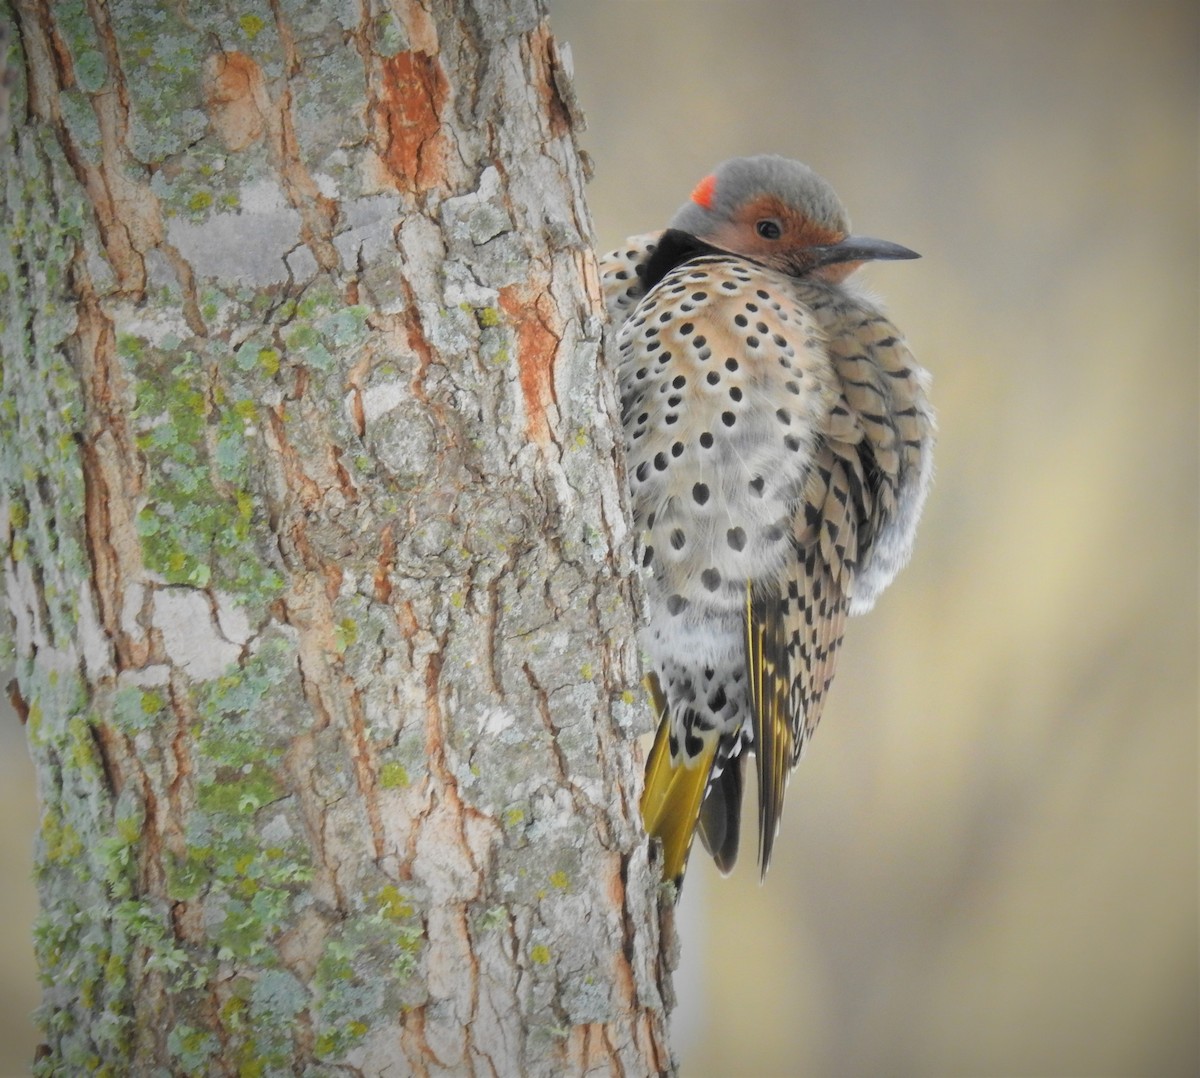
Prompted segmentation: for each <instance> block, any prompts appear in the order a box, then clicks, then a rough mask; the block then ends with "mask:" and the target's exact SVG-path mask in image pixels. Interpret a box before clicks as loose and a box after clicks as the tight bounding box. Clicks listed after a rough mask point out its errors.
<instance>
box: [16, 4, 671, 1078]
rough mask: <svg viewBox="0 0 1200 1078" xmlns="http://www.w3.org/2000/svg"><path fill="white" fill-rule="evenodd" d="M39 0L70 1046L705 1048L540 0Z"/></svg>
mask: <svg viewBox="0 0 1200 1078" xmlns="http://www.w3.org/2000/svg"><path fill="white" fill-rule="evenodd" d="M0 10H2V11H3V17H4V19H5V20H7V22H8V24H9V28H8V29H9V52H8V57H7V62H8V67H9V77H8V86H7V92H8V93H9V94H10V96H11V122H10V124H9V128H8V130H7V132H6V134H5V135H4V138H3V145H2V146H0V155H2V156H3V160H4V170H3V185H2V199H3V206H2V212H3V219H4V234H3V242H0V322H2V325H0V341H2V348H3V375H2V377H3V387H2V393H0V423H2V424H3V427H2V430H3V441H2V443H0V557H2V559H3V561H2V570H3V577H2V581H0V585H2V588H3V600H4V606H5V608H6V615H5V619H4V620H5V621H6V622H7V626H6V629H5V635H6V636H7V637H8V644H9V648H10V655H9V656H8V658H9V661H10V662H11V664H12V666H13V667H14V668H15V671H16V675H15V678H14V680H13V682H12V684H11V685H10V687H9V691H10V693H11V695H12V697H13V700H14V703H15V704H16V706H17V709H18V713H19V714H20V715H21V716H22V718H23V720H24V722H25V724H26V728H27V732H28V739H29V745H30V749H31V752H32V754H33V756H34V758H35V761H36V764H37V768H38V775H39V786H40V795H41V800H42V804H43V821H42V826H41V832H40V835H39V836H38V840H37V842H38V847H37V870H36V871H37V876H38V885H39V890H40V895H41V902H42V914H41V917H40V920H39V923H38V925H37V928H36V948H37V953H38V958H39V962H40V966H41V969H42V972H43V976H44V981H45V999H44V1006H43V1009H42V1015H41V1017H42V1020H43V1025H44V1029H45V1044H44V1045H43V1047H42V1049H41V1054H40V1058H39V1060H38V1061H37V1063H36V1065H35V1069H36V1071H37V1073H40V1074H71V1075H74V1074H82V1073H97V1074H107V1075H129V1074H133V1075H141V1074H155V1075H159V1074H161V1075H167V1074H171V1075H174V1074H187V1075H232V1074H237V1075H239V1076H242V1075H244V1076H254V1075H271V1074H303V1075H335V1074H336V1075H384V1074H386V1075H406V1074H413V1075H459V1074H463V1075H474V1074H479V1075H501V1076H516V1075H562V1074H585V1073H586V1074H627V1075H642V1074H660V1073H669V1072H670V1071H671V1070H672V1063H671V1059H670V1053H669V1050H668V1048H667V1044H666V1032H665V1012H666V1007H667V997H668V994H669V971H668V961H667V953H668V951H669V950H670V949H671V948H670V947H668V946H667V945H666V943H665V941H668V940H670V939H671V938H672V929H671V927H670V922H669V914H668V913H665V912H664V911H663V910H662V908H661V898H662V896H661V895H660V890H659V887H658V885H657V882H656V873H655V871H654V870H653V868H652V867H651V866H650V865H649V864H648V859H647V847H646V843H645V838H644V834H643V833H642V830H641V825H640V822H639V820H638V812H637V796H638V791H639V789H640V778H639V753H638V751H637V747H636V741H635V738H636V736H637V735H639V734H641V733H643V732H644V731H645V729H646V727H647V725H648V720H649V716H648V714H647V711H646V708H645V706H644V702H643V698H642V694H641V692H640V690H639V689H638V687H637V680H638V669H637V656H636V652H635V648H634V643H633V641H634V628H635V621H636V607H637V601H638V599H637V592H636V587H635V585H634V583H633V578H632V569H631V564H632V563H631V559H630V537H629V535H628V533H627V530H626V524H625V513H624V502H623V497H624V496H623V479H622V476H621V471H620V469H621V464H620V460H619V451H618V443H617V439H616V431H617V423H616V420H615V415H614V407H613V399H612V392H611V388H610V378H609V376H608V372H607V370H606V369H605V366H604V362H603V357H602V348H601V339H602V322H601V318H600V314H599V310H600V305H599V302H598V299H599V295H598V285H597V275H596V269H595V262H594V257H593V254H592V236H591V225H590V221H589V218H588V214H587V210H586V207H585V205H584V201H583V193H582V191H583V176H582V174H581V168H580V159H579V154H578V151H577V148H576V145H575V141H574V134H573V127H574V125H575V124H576V123H577V116H576V114H575V107H574V103H573V97H572V92H571V88H570V77H569V73H568V71H567V70H566V68H565V66H564V60H563V57H562V55H561V53H560V51H559V49H558V48H557V46H556V44H555V42H554V40H553V38H552V36H551V34H550V30H549V28H548V25H547V21H546V16H545V11H544V7H543V4H542V2H541V0H442V2H438V0H429V2H426V3H421V2H418V0H392V2H390V3H388V2H385V0H363V2H362V3H336V4H334V3H331V4H313V3H304V2H301V0H251V2H249V3H244V4H243V3H239V4H237V5H233V4H229V5H226V4H224V3H207V2H206V3H185V2H182V0H180V2H173V0H162V2H160V3H147V2H145V0H110V2H107V3H106V2H104V0H56V2H55V3H53V4H51V3H39V2H36V0H13V2H12V4H11V7H6V8H4V9H0Z"/></svg>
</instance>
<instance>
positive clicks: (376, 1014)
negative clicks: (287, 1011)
mask: <svg viewBox="0 0 1200 1078" xmlns="http://www.w3.org/2000/svg"><path fill="white" fill-rule="evenodd" d="M365 905H366V908H365V909H364V911H363V912H362V913H360V914H359V915H358V916H357V917H355V918H354V919H353V920H350V921H347V922H346V923H345V924H343V925H340V926H338V928H337V929H336V931H335V932H334V933H332V934H331V935H330V936H329V938H328V939H327V940H326V942H325V948H324V952H323V954H322V956H321V959H320V961H319V963H318V965H317V971H316V976H315V977H314V978H313V980H314V984H315V985H316V989H317V995H316V1000H315V1006H314V1018H315V1020H316V1025H315V1028H316V1030H317V1041H316V1051H317V1055H318V1057H319V1058H321V1059H323V1060H329V1061H333V1060H337V1059H340V1058H342V1057H343V1056H345V1054H346V1053H347V1052H348V1051H350V1050H351V1049H352V1048H353V1047H354V1046H355V1045H356V1044H358V1043H359V1042H360V1041H361V1040H362V1038H363V1037H364V1036H365V1035H366V1034H367V1032H368V1031H369V1030H370V1029H371V1026H372V1023H373V1022H375V1021H377V1020H380V1019H382V1018H383V1017H384V1016H385V1015H387V1014H389V1013H394V1011H395V1010H396V1009H398V1008H399V1007H403V1006H415V1005H418V1004H420V1003H423V1002H425V998H426V997H425V988H424V985H423V984H422V983H421V982H420V980H419V979H418V978H416V977H413V973H414V972H415V970H416V968H417V964H418V962H419V961H420V955H421V951H422V948H423V946H424V941H425V932H424V925H423V924H422V922H421V920H420V917H419V915H418V912H417V905H418V903H417V902H416V901H415V900H414V899H412V898H410V897H409V896H408V895H406V894H404V893H403V892H401V891H400V890H399V889H398V888H397V887H395V886H394V885H391V884H388V885H385V886H384V887H382V888H381V889H379V890H378V891H377V892H376V893H375V894H374V895H372V896H370V897H369V898H368V899H367V900H366V903H365Z"/></svg>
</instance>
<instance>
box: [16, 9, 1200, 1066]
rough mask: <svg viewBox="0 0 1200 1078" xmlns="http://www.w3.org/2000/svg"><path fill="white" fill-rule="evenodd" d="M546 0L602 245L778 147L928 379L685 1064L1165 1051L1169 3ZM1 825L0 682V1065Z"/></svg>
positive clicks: (1189, 981)
mask: <svg viewBox="0 0 1200 1078" xmlns="http://www.w3.org/2000/svg"><path fill="white" fill-rule="evenodd" d="M550 6H551V21H552V26H553V28H554V30H555V33H556V35H557V37H558V38H559V40H560V41H562V40H566V41H567V42H569V43H570V44H571V46H572V50H573V54H574V63H575V75H576V87H577V90H578V93H579V97H580V100H581V103H582V105H583V108H584V111H585V112H586V114H587V117H588V121H589V129H588V131H587V132H586V133H585V134H584V136H583V140H582V141H583V145H584V147H585V148H586V149H587V150H588V152H589V153H590V154H591V156H592V159H593V161H594V163H595V178H594V180H593V181H592V184H591V187H590V191H589V199H590V203H591V207H592V211H593V215H594V219H595V224H596V230H597V237H598V243H599V245H600V247H601V248H602V249H605V248H607V247H610V246H614V245H616V244H617V243H619V242H620V241H621V239H622V238H623V237H624V236H625V235H627V234H630V233H634V232H640V231H645V230H648V229H651V228H657V227H661V226H662V225H664V224H665V223H666V221H667V219H668V218H669V217H670V216H671V214H672V213H673V212H674V210H675V208H676V207H677V206H678V205H679V203H680V202H682V201H683V199H685V198H686V197H687V194H688V192H689V191H690V190H691V188H692V186H693V185H694V184H695V182H696V181H697V180H698V179H699V178H700V177H701V176H703V175H705V174H706V173H707V172H709V171H711V169H712V166H713V165H715V164H716V163H717V162H718V161H720V160H721V159H723V158H725V157H730V156H736V155H739V154H747V153H758V152H776V153H781V154H784V155H787V156H791V157H796V158H799V159H801V160H803V161H806V162H807V163H809V164H810V165H812V166H813V167H814V168H815V169H816V170H817V171H818V172H820V173H821V174H822V175H824V176H825V177H826V179H828V180H829V181H830V182H831V183H832V184H833V186H834V188H835V189H836V190H837V191H838V193H839V194H840V195H841V197H842V199H843V201H844V202H845V203H846V205H847V206H848V207H849V209H850V212H851V215H852V217H853V219H854V223H855V227H856V229H857V230H858V231H861V232H865V233H867V234H870V235H877V236H882V237H884V238H887V239H892V240H895V241H897V242H900V243H904V244H906V245H909V246H911V247H913V248H915V249H916V250H918V251H920V252H921V253H922V255H923V256H924V257H923V258H922V260H921V261H919V262H910V263H900V264H891V265H886V264H885V265H878V266H874V267H869V268H868V269H867V270H866V271H864V272H863V274H862V276H863V277H865V278H866V279H867V280H868V282H869V283H870V285H871V286H872V287H873V288H875V289H876V290H877V291H878V292H879V293H880V294H882V295H883V296H885V297H886V300H887V304H888V308H889V310H890V312H891V314H892V315H893V317H894V318H895V320H896V322H897V323H898V324H899V325H900V326H901V328H902V329H903V330H904V331H905V332H906V334H907V335H908V337H909V339H910V341H911V343H912V345H913V347H914V349H915V350H916V352H917V354H918V356H919V358H920V359H921V360H922V362H923V363H924V365H925V366H927V367H928V368H929V369H930V370H931V371H932V372H933V373H934V377H935V382H934V400H935V403H936V405H937V407H938V410H939V415H940V422H941V436H940V442H939V447H938V477H937V481H936V485H935V488H934V491H933V494H932V496H931V498H930V502H929V505H928V508H927V510H926V516H925V520H924V523H923V526H922V530H921V533H920V535H919V537H918V542H917V551H916V556H915V558H914V561H913V563H912V565H911V566H910V567H909V568H908V570H907V571H906V572H905V573H903V574H902V575H901V577H900V578H899V580H898V581H897V583H896V584H894V585H893V586H892V588H891V590H890V591H889V592H888V593H887V594H885V596H884V597H883V599H882V600H881V601H880V603H879V605H878V606H877V608H876V609H875V610H874V611H873V612H872V613H871V614H870V615H868V616H867V617H864V618H861V619H856V620H854V621H852V622H851V624H850V627H849V630H848V632H847V639H846V645H845V647H844V648H843V650H842V653H841V665H840V669H839V673H838V676H837V679H836V681H835V683H834V689H833V693H832V697H831V699H830V702H829V704H828V707H827V709H826V712H825V716H824V719H823V722H822V725H821V729H820V731H819V733H818V735H817V737H816V738H815V740H814V742H813V743H812V745H811V746H810V750H809V752H808V755H807V756H806V759H805V760H804V762H803V764H802V765H801V767H800V769H799V770H798V771H797V773H796V775H795V777H794V778H793V781H792V784H791V787H790V790H789V794H788V805H787V810H786V813H785V818H784V823H783V831H782V832H781V834H780V838H779V840H778V842H777V844H776V848H775V849H776V852H775V858H774V863H773V866H772V868H771V873H770V876H769V878H768V881H767V884H766V886H764V887H760V886H759V885H758V882H757V872H756V871H755V870H754V867H753V865H752V863H751V862H752V858H751V857H750V856H747V858H746V859H745V861H744V862H743V864H742V865H741V866H739V868H738V870H737V871H736V872H735V874H734V875H733V876H732V877H731V878H729V879H721V878H720V877H719V876H718V875H717V874H716V872H715V871H714V870H713V869H712V866H711V863H710V862H708V861H707V860H706V859H705V858H704V857H703V856H702V855H700V854H698V855H697V856H696V857H694V858H693V860H692V864H691V868H690V871H689V874H688V879H687V886H686V888H685V890H684V896H683V900H682V903H681V907H680V913H681V933H682V938H683V967H682V968H681V969H680V971H679V972H678V974H677V976H676V985H677V989H678V991H679V994H680V997H681V1004H680V1009H679V1010H678V1011H677V1012H676V1014H675V1018H674V1023H673V1027H674V1028H673V1041H674V1045H675V1048H676V1052H677V1054H678V1055H679V1057H680V1059H681V1061H682V1064H683V1074H684V1075H685V1078H709V1076H711V1078H733V1076H748V1078H750V1076H754V1078H767V1076H774V1075H780V1076H783V1075H804V1076H820V1078H824V1076H860V1075H861V1076H924V1075H931V1076H932V1075H944V1076H959V1075H961V1076H987V1078H991V1076H995V1078H1000V1076H1024V1075H1029V1076H1042V1075H1077V1076H1093V1075H1095V1076H1107V1075H1122V1076H1124V1075H1129V1076H1141V1075H1145V1076H1175V1075H1179V1076H1184V1075H1189V1076H1190V1075H1195V1074H1197V1073H1200V1029H1198V1027H1200V1017H1198V1015H1200V973H1198V968H1200V957H1198V956H1200V944H1198V939H1197V935H1198V933H1197V927H1198V918H1200V912H1198V902H1197V887H1198V882H1197V881H1198V863H1197V862H1198V856H1197V850H1198V811H1200V810H1198V790H1197V773H1198V760H1200V754H1198V737H1197V728H1198V718H1197V658H1198V644H1197V587H1198V583H1197V562H1198V533H1197V525H1198V500H1200V499H1198V491H1200V474H1198V472H1200V468H1198V460H1200V449H1198V445H1197V417H1198V403H1200V390H1198V379H1197V374H1198V369H1200V360H1198V346H1200V324H1198V307H1200V303H1198V294H1197V287H1198V284H1200V265H1198V248H1200V238H1198V237H1200V225H1198V220H1197V216H1198V215H1197V201H1198V195H1197V189H1198V188H1197V179H1198V177H1197V169H1198V138H1197V130H1198V95H1200V16H1198V14H1197V12H1198V6H1197V5H1196V4H1195V3H1193V2H1174V3H1162V2H1154V0H1041V2H1037V0H973V2H970V3H967V2H963V0H880V2H863V0H854V2H841V3H834V2H829V3H807V2H804V3H785V2H783V0H736V2H734V0H713V2H695V0H691V2H683V0H659V2H655V3H645V2H634V0H551V5H550ZM35 827H36V810H35V806H34V793H33V781H32V775H31V768H30V766H29V763H28V756H27V753H26V751H25V748H24V743H23V737H22V731H21V729H20V727H19V726H18V724H17V722H16V720H15V718H13V717H12V716H11V714H8V715H5V716H3V717H0V859H2V860H0V866H2V867H0V908H3V910H4V917H3V920H2V922H0V1075H9V1074H19V1073H24V1072H25V1070H26V1068H27V1061H28V1060H29V1058H30V1055H31V1051H32V1046H33V1043H34V1033H33V1028H32V1025H31V1023H30V1022H29V1021H28V1018H27V1015H28V1012H29V1011H30V1010H31V1009H32V1008H33V1007H34V1006H35V1005H36V1003H37V990H36V981H35V976H34V970H33V962H32V957H31V946H30V943H29V926H30V924H31V923H32V920H33V916H34V899H33V889H32V885H31V884H30V883H29V879H28V877H29V866H30V847H31V842H32V837H31V836H32V835H33V833H34V830H35ZM748 847H749V849H748V853H750V854H752V851H753V837H752V836H750V838H749V839H748Z"/></svg>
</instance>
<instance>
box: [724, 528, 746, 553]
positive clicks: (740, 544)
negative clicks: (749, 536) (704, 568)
mask: <svg viewBox="0 0 1200 1078" xmlns="http://www.w3.org/2000/svg"><path fill="white" fill-rule="evenodd" d="M725 542H727V543H728V544H729V546H730V548H731V549H732V550H745V549H746V529H745V528H730V529H729V531H727V532H726V533H725Z"/></svg>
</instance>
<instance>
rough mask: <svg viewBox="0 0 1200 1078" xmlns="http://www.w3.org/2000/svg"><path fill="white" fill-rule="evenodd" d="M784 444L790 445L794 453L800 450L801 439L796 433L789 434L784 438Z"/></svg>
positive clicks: (789, 447)
mask: <svg viewBox="0 0 1200 1078" xmlns="http://www.w3.org/2000/svg"><path fill="white" fill-rule="evenodd" d="M783 444H784V445H786V446H787V447H788V449H790V450H791V451H792V452H793V453H795V452H796V451H797V450H799V448H800V446H801V444H802V443H801V441H800V439H799V438H797V437H796V436H795V435H794V434H789V435H787V436H786V437H785V438H784V439H783Z"/></svg>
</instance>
